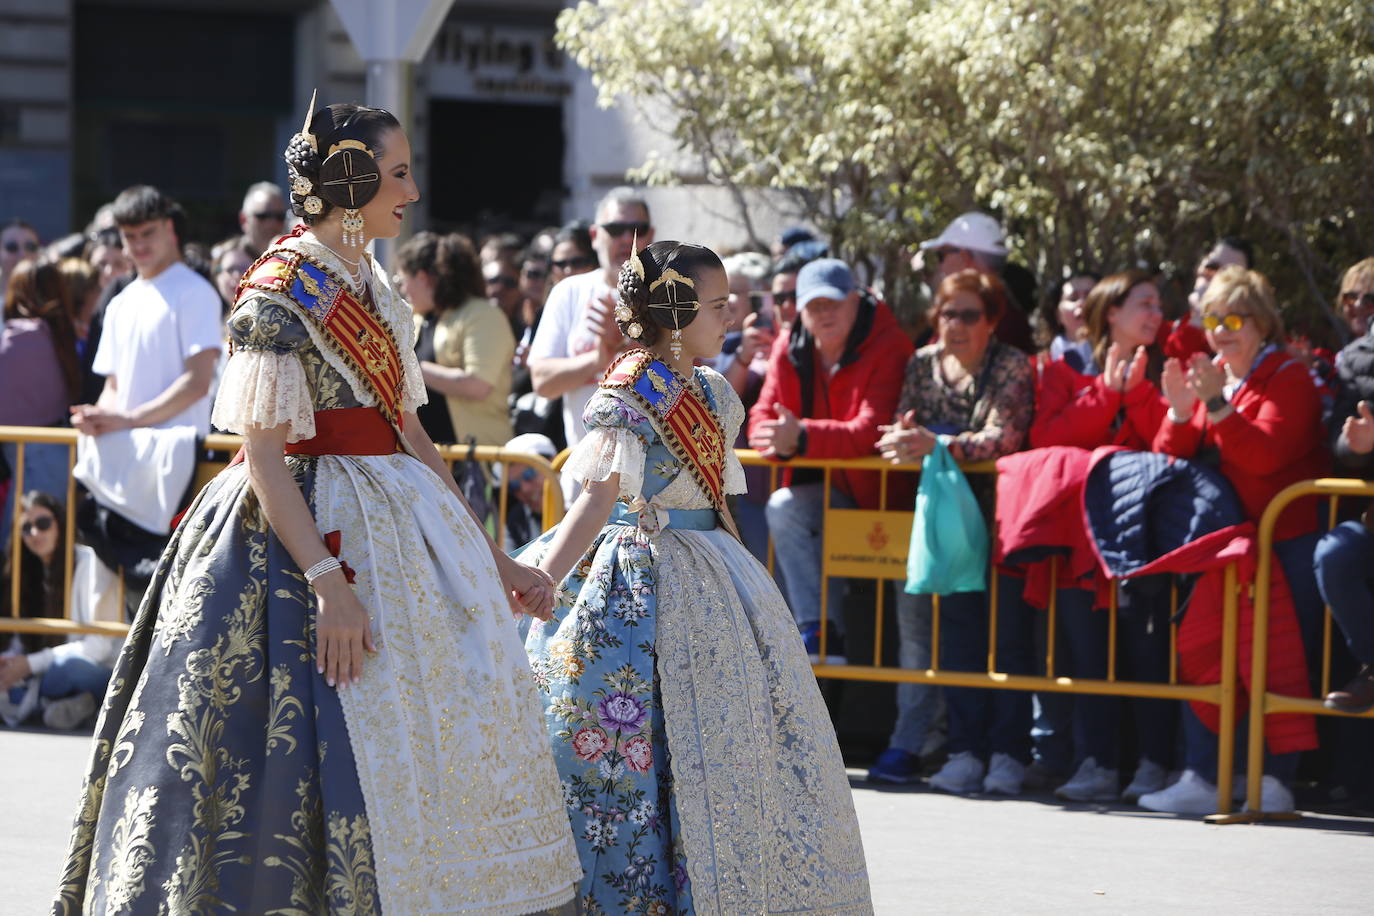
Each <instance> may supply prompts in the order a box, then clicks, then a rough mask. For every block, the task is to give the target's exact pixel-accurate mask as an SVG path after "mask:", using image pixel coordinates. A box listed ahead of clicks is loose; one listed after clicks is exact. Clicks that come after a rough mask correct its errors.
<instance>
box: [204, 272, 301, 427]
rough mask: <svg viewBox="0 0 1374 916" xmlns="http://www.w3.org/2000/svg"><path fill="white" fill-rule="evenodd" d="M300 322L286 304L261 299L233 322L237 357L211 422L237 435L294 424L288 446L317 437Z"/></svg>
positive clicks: (239, 310)
mask: <svg viewBox="0 0 1374 916" xmlns="http://www.w3.org/2000/svg"><path fill="white" fill-rule="evenodd" d="M309 339H310V338H309V334H308V332H307V331H306V329H305V326H304V325H302V324H301V322H300V320H299V319H298V318H296V316H295V315H293V314H292V313H291V312H290V310H288V309H287V308H286V307H285V306H283V305H281V304H280V303H277V302H273V301H272V300H271V299H268V298H267V297H264V296H257V297H254V298H252V299H248V300H247V301H244V302H242V303H240V304H239V306H238V307H237V308H236V309H235V310H234V313H233V315H231V316H230V318H229V340H230V343H231V345H232V347H233V351H234V355H233V356H231V357H229V362H228V363H227V364H226V365H225V367H224V376H223V377H222V378H221V379H220V383H219V394H218V395H217V396H216V398H215V409H214V412H213V414H212V415H211V418H210V419H211V422H212V423H214V425H215V426H216V427H218V428H219V429H222V430H224V431H225V432H231V433H243V432H246V431H247V430H248V428H249V427H253V426H257V427H262V428H264V429H267V428H271V427H274V426H279V425H281V424H282V423H289V424H290V429H289V431H288V432H287V435H286V441H287V442H299V441H301V440H302V439H310V438H313V437H314V435H315V410H314V405H313V403H312V399H311V394H310V386H309V384H308V383H307V382H306V377H305V369H304V368H303V367H302V366H301V360H300V357H299V356H298V355H297V352H296V351H297V350H298V349H299V348H300V347H302V346H306V345H308V343H309Z"/></svg>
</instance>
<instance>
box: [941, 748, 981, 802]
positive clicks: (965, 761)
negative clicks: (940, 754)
mask: <svg viewBox="0 0 1374 916" xmlns="http://www.w3.org/2000/svg"><path fill="white" fill-rule="evenodd" d="M929 781H930V787H931V788H932V789H939V790H940V791H941V792H949V793H950V794H951V795H972V794H973V793H974V792H977V791H978V789H979V788H980V787H981V786H982V785H983V761H981V760H979V759H978V758H977V757H975V756H973V754H972V753H971V752H970V751H959V752H958V753H957V754H951V755H950V757H949V760H947V761H945V765H944V766H942V767H941V768H940V772H938V773H936V774H935V775H934V776H932V777H930V780H929Z"/></svg>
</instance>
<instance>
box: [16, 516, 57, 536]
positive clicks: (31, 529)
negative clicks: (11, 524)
mask: <svg viewBox="0 0 1374 916" xmlns="http://www.w3.org/2000/svg"><path fill="white" fill-rule="evenodd" d="M53 524H54V522H53V518H52V516H51V515H40V516H39V517H38V518H36V519H34V520H33V521H31V522H25V523H24V524H22V525H20V526H19V531H20V532H21V533H22V534H23V535H24V537H28V536H29V535H31V534H37V533H38V532H40V531H47V530H48V529H49V528H51V527H52V526H53Z"/></svg>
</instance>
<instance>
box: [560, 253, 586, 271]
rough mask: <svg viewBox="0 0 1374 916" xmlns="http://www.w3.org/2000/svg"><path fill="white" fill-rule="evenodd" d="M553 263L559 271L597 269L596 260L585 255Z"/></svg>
mask: <svg viewBox="0 0 1374 916" xmlns="http://www.w3.org/2000/svg"><path fill="white" fill-rule="evenodd" d="M551 263H552V264H553V266H554V267H555V268H556V269H558V270H577V269H579V268H582V267H595V266H596V259H595V258H592V257H590V256H588V255H585V254H583V255H578V256H577V257H575V258H564V259H563V260H561V261H553V262H551Z"/></svg>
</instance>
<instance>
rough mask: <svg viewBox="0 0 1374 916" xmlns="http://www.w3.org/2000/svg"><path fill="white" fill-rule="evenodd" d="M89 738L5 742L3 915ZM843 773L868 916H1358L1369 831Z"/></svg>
mask: <svg viewBox="0 0 1374 916" xmlns="http://www.w3.org/2000/svg"><path fill="white" fill-rule="evenodd" d="M87 752H88V739H86V738H83V737H80V736H75V735H66V734H53V733H44V732H38V731H9V730H3V731H0V786H3V789H0V792H3V808H0V811H3V820H2V821H0V825H2V826H0V875H3V888H0V916H11V914H13V916H20V914H38V913H44V912H46V911H47V906H48V903H49V901H50V899H51V895H52V891H53V888H54V887H55V885H56V881H57V875H58V870H59V869H60V867H61V863H62V859H63V855H64V853H65V850H66V843H67V835H68V830H69V827H70V823H71V816H72V813H73V810H74V805H75V803H76V793H77V790H78V788H79V787H80V782H81V775H80V774H81V769H82V767H83V766H84V764H85V759H86V754H87ZM860 778H861V771H858V770H854V771H851V781H852V782H853V785H854V801H855V804H856V806H857V808H858V812H859V822H860V824H861V825H862V828H863V833H864V845H865V848H866V850H867V853H868V864H869V873H870V876H871V878H872V885H873V901H874V905H875V908H876V911H877V912H878V913H879V914H882V916H886V914H898V916H906V914H915V913H940V914H943V913H956V914H962V913H970V914H972V913H996V914H999V916H1000V914H1018V916H1019V914H1042V913H1043V914H1063V913H1091V914H1117V913H1131V914H1134V913H1149V914H1156V913H1168V914H1185V913H1208V914H1213V913H1238V914H1241V913H1243V914H1246V916H1255V914H1297V913H1301V914H1316V913H1320V914H1343V913H1350V914H1355V913H1359V914H1368V913H1370V912H1371V908H1372V907H1374V842H1372V841H1374V820H1361V819H1355V818H1335V817H1317V816H1308V817H1304V818H1303V819H1302V820H1300V821H1296V822H1289V823H1285V824H1260V825H1233V826H1227V827H1213V826H1207V825H1204V824H1202V823H1201V822H1199V821H1198V820H1196V819H1188V818H1175V817H1171V816H1167V815H1159V814H1152V813H1150V812H1145V811H1141V810H1139V809H1135V808H1128V807H1108V806H1094V805H1082V806H1074V807H1064V806H1062V805H1060V804H1057V803H1055V802H1053V801H1051V800H1050V799H1048V798H1043V797H1036V798H1022V799H1005V800H1004V799H991V798H972V799H964V798H953V797H950V796H944V795H939V794H936V793H933V792H929V791H926V790H924V789H901V790H884V789H872V788H869V787H868V786H867V785H866V784H864V783H863V782H861V781H859V780H860Z"/></svg>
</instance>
